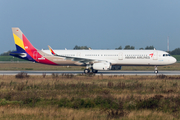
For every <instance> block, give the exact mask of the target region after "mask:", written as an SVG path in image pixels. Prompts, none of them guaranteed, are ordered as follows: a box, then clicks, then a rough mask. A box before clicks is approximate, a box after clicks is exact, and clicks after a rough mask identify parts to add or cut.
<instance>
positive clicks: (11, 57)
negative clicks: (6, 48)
mask: <svg viewBox="0 0 180 120" xmlns="http://www.w3.org/2000/svg"><path fill="white" fill-rule="evenodd" d="M0 61H26V60H24V59H20V58H17V57H13V56H0Z"/></svg>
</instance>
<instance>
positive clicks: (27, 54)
mask: <svg viewBox="0 0 180 120" xmlns="http://www.w3.org/2000/svg"><path fill="white" fill-rule="evenodd" d="M12 32H13V37H14V42H15V45H16V51H15V52H12V53H10V55H12V56H15V57H19V58H23V59H27V60H31V61H34V59H33V53H34V51H37V50H36V48H35V47H34V46H33V45H32V44H31V43H30V42H29V40H28V39H27V38H26V36H25V35H24V34H23V32H22V31H21V30H20V29H19V28H12Z"/></svg>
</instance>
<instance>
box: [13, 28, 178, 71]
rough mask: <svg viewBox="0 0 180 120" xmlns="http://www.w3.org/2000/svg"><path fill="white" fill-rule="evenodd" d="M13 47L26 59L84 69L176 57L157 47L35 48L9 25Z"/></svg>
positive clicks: (150, 63) (159, 61) (165, 61)
mask: <svg viewBox="0 0 180 120" xmlns="http://www.w3.org/2000/svg"><path fill="white" fill-rule="evenodd" d="M12 32H13V36H14V41H15V45H16V51H14V52H11V53H10V55H12V56H15V57H18V58H22V59H26V60H29V61H33V62H37V63H43V64H49V65H60V66H77V65H80V66H86V69H84V73H89V72H90V70H91V71H92V72H93V73H97V72H98V70H120V69H121V66H155V70H154V73H158V70H157V66H162V65H170V64H173V63H175V62H176V59H175V58H174V57H172V56H170V55H169V53H167V52H164V51H160V50H53V49H52V48H51V47H50V46H49V49H50V50H38V49H36V48H35V47H34V46H33V45H32V44H31V43H30V42H29V40H28V39H27V38H26V36H25V35H24V34H23V33H22V31H21V30H20V29H19V28H12Z"/></svg>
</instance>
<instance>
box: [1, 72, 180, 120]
mask: <svg viewBox="0 0 180 120" xmlns="http://www.w3.org/2000/svg"><path fill="white" fill-rule="evenodd" d="M19 76H22V77H19ZM179 93H180V76H165V75H158V76H117V75H115V76H103V75H99V76H97V75H96V76H80V75H64V74H62V75H58V74H52V75H51V76H46V75H42V76H29V75H26V74H21V75H18V76H17V75H16V76H5V75H2V76H0V112H1V113H2V114H0V119H13V120H17V119H18V120H19V119H47V120H48V119H95V120H96V119H97V120H104V119H112V120H115V119H125V120H129V119H135V120H137V119H138V120H139V119H157V120H158V119H168V120H169V119H173V120H174V119H180V95H179Z"/></svg>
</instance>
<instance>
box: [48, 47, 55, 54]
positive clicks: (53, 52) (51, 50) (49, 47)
mask: <svg viewBox="0 0 180 120" xmlns="http://www.w3.org/2000/svg"><path fill="white" fill-rule="evenodd" d="M48 47H49V50H50V51H51V53H52V54H53V55H56V54H55V52H54V51H53V49H52V48H51V47H50V46H49V45H48Z"/></svg>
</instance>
